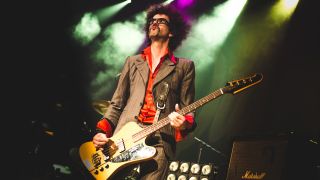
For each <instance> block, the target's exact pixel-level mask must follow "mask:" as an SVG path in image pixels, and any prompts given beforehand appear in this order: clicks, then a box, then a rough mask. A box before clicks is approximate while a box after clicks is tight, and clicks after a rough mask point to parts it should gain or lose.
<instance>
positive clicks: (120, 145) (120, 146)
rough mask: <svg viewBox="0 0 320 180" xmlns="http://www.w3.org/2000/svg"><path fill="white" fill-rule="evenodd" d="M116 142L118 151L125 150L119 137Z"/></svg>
mask: <svg viewBox="0 0 320 180" xmlns="http://www.w3.org/2000/svg"><path fill="white" fill-rule="evenodd" d="M116 144H117V147H118V150H119V152H120V153H121V152H123V151H125V150H126V147H125V145H124V141H123V139H119V140H118V141H117V142H116Z"/></svg>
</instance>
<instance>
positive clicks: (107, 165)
mask: <svg viewBox="0 0 320 180" xmlns="http://www.w3.org/2000/svg"><path fill="white" fill-rule="evenodd" d="M142 129H143V128H141V127H140V126H139V125H138V124H136V123H135V122H129V123H127V124H126V125H125V126H123V128H122V129H121V130H120V131H119V132H118V133H116V134H114V135H113V136H112V137H111V138H110V141H109V142H110V143H109V147H108V148H106V149H103V150H96V148H95V147H94V145H93V143H92V141H89V142H86V143H83V144H82V145H81V146H80V150H79V153H80V158H81V160H82V162H83V164H84V165H85V167H86V168H87V169H88V170H89V172H90V173H91V174H92V176H94V178H95V179H97V180H106V179H109V178H111V177H112V176H113V175H114V174H115V173H116V172H117V171H118V170H120V169H122V168H124V167H125V166H128V165H130V164H134V163H138V162H142V161H146V160H149V159H152V158H153V157H154V156H155V155H156V149H155V148H154V147H152V146H147V145H146V144H145V139H146V138H145V137H144V138H135V137H136V136H134V134H136V133H138V132H139V131H141V130H142ZM112 148H114V149H112Z"/></svg>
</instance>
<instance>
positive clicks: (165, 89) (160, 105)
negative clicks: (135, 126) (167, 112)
mask: <svg viewBox="0 0 320 180" xmlns="http://www.w3.org/2000/svg"><path fill="white" fill-rule="evenodd" d="M160 92H161V94H160V95H159V96H158V98H157V102H156V107H157V111H156V114H155V116H154V119H153V124H154V123H156V122H158V119H159V116H160V113H161V111H162V110H163V109H164V108H165V107H166V100H167V97H168V93H169V84H168V83H167V82H163V83H162V87H161V88H160Z"/></svg>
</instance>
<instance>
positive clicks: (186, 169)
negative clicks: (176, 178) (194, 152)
mask: <svg viewBox="0 0 320 180" xmlns="http://www.w3.org/2000/svg"><path fill="white" fill-rule="evenodd" d="M189 167H190V163H189V162H181V164H180V172H181V173H188V172H189Z"/></svg>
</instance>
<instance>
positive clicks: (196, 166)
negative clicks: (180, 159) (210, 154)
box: [190, 163, 200, 174]
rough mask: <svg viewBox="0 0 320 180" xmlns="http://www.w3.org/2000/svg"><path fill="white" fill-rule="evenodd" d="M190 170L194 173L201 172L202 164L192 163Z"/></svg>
mask: <svg viewBox="0 0 320 180" xmlns="http://www.w3.org/2000/svg"><path fill="white" fill-rule="evenodd" d="M190 171H191V173H192V174H199V173H200V164H198V163H192V164H191V168H190Z"/></svg>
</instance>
